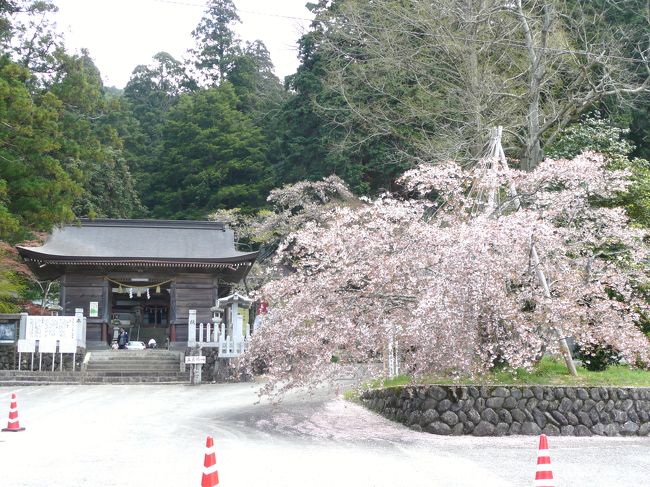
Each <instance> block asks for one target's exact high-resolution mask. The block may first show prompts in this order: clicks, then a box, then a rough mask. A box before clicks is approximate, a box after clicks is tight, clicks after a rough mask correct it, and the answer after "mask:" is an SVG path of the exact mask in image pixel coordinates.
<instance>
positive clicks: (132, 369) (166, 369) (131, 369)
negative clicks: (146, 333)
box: [86, 364, 181, 374]
mask: <svg viewBox="0 0 650 487" xmlns="http://www.w3.org/2000/svg"><path fill="white" fill-rule="evenodd" d="M86 372H87V373H90V372H92V373H93V374H104V373H106V372H133V373H137V372H142V373H143V374H144V373H147V374H149V373H161V374H162V373H165V374H167V373H176V372H181V368H180V367H179V365H178V364H176V365H174V366H172V367H119V366H112V367H88V368H87V369H86Z"/></svg>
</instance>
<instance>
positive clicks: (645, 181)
mask: <svg viewBox="0 0 650 487" xmlns="http://www.w3.org/2000/svg"><path fill="white" fill-rule="evenodd" d="M629 132H630V131H629V129H624V128H620V127H617V126H615V125H614V124H613V123H612V122H611V121H610V120H608V119H604V118H601V117H600V116H598V115H596V116H587V117H584V118H583V120H581V122H580V123H576V124H573V125H570V126H568V127H566V128H565V129H564V130H562V131H561V132H560V134H559V136H558V137H557V139H556V140H555V141H554V142H553V144H552V145H549V146H548V147H547V148H546V155H547V156H548V157H551V158H555V159H560V158H564V159H570V158H573V157H575V156H576V155H578V154H580V153H581V152H582V151H584V150H593V151H596V152H600V153H603V154H605V155H606V156H607V157H608V160H609V166H610V167H611V168H612V169H627V170H629V171H630V172H631V173H632V185H631V186H630V187H629V188H628V190H627V192H625V193H624V194H623V195H621V196H620V198H619V199H618V200H617V201H614V202H612V204H615V205H616V206H623V207H625V209H626V210H627V213H628V215H629V216H630V218H631V219H632V220H633V221H634V222H635V223H637V224H640V225H642V226H644V227H646V228H648V227H649V226H650V162H648V161H647V160H645V159H639V158H630V154H632V153H633V151H634V149H635V147H634V144H633V143H632V142H631V141H630V140H629V139H627V136H628V135H629Z"/></svg>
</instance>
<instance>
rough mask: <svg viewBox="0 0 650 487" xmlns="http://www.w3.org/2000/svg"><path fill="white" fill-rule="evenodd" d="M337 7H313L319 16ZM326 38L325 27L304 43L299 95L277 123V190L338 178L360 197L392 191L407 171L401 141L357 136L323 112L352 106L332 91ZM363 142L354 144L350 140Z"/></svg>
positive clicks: (291, 82) (290, 84)
mask: <svg viewBox="0 0 650 487" xmlns="http://www.w3.org/2000/svg"><path fill="white" fill-rule="evenodd" d="M328 8H331V9H335V8H336V2H335V3H334V5H332V6H331V7H325V6H324V5H323V4H322V2H321V3H320V4H319V5H315V4H311V9H312V10H313V11H314V12H315V13H319V12H322V11H323V10H327V9H328ZM325 35H326V31H325V28H324V26H323V25H322V24H318V23H315V24H314V26H313V30H312V31H311V32H308V33H307V34H305V35H303V36H302V37H301V38H300V41H299V52H300V59H301V65H300V66H299V68H298V71H297V72H296V73H295V74H294V75H292V76H289V77H287V79H286V85H287V88H288V89H289V91H291V92H292V93H293V96H291V97H290V98H289V99H288V100H287V101H286V102H285V104H284V105H283V107H282V109H281V111H280V113H279V116H278V122H277V133H276V140H275V144H276V151H275V153H276V162H275V165H276V168H277V174H278V183H277V186H280V185H282V184H285V183H294V182H297V181H300V180H305V179H307V180H311V181H316V180H319V179H322V178H324V177H327V176H330V175H331V174H336V175H338V176H339V177H341V178H342V179H343V180H344V181H345V182H346V183H347V184H348V185H349V186H350V188H351V189H352V190H353V191H354V192H355V193H356V194H370V193H376V192H378V191H381V190H385V189H391V188H392V185H393V181H394V180H395V179H396V177H397V176H399V175H400V174H401V173H402V172H403V171H404V170H405V169H406V168H407V165H406V164H404V163H403V162H402V161H401V160H400V158H399V156H398V152H397V151H396V150H395V147H396V145H399V141H398V140H396V139H395V138H393V137H391V136H376V137H367V136H366V135H364V134H362V133H361V132H359V133H353V132H350V131H348V130H346V129H345V128H342V127H340V126H339V125H338V124H336V123H330V122H328V121H327V120H326V118H325V117H324V116H323V113H322V109H321V108H320V107H323V106H329V107H335V106H338V107H339V108H340V109H341V110H342V111H343V112H344V111H345V107H346V103H345V101H344V100H343V99H342V98H341V97H339V96H336V95H334V94H333V93H332V92H331V90H327V89H326V87H325V85H326V80H327V76H328V73H327V70H326V66H327V59H326V58H325V56H324V55H323V52H322V43H323V40H324V36H325ZM350 138H352V139H357V140H356V141H355V142H354V143H348V142H349V139H350Z"/></svg>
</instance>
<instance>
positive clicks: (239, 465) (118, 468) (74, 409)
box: [0, 384, 650, 487]
mask: <svg viewBox="0 0 650 487" xmlns="http://www.w3.org/2000/svg"><path fill="white" fill-rule="evenodd" d="M258 387H259V386H258V385H256V384H220V385H206V384H204V385H201V386H198V387H191V386H183V385H125V386H122V385H104V386H41V387H23V388H16V389H9V388H6V387H0V419H1V420H2V423H1V424H2V427H4V426H5V423H4V421H5V419H4V418H6V417H7V416H8V411H9V403H10V397H11V395H10V394H11V392H14V391H15V392H16V393H17V395H18V411H19V419H20V425H21V426H24V427H26V430H25V431H24V432H20V433H0V486H39V487H42V486H45V485H47V486H48V487H75V486H139V487H141V486H193V485H196V486H198V485H200V482H201V475H202V471H203V459H204V447H205V440H206V435H212V436H213V437H214V441H215V447H216V451H217V466H218V472H219V477H220V483H219V486H222V485H223V486H244V487H245V486H251V487H254V486H264V487H268V486H277V487H289V486H301V487H303V486H308V487H319V486H361V487H366V486H367V487H371V486H407V487H416V486H423V487H424V486H427V487H435V486H468V487H469V486H471V487H475V486H479V485H480V486H483V487H485V486H499V487H508V486H518V487H520V486H525V485H533V479H534V476H535V473H534V472H535V464H536V459H537V445H538V439H537V437H526V436H517V437H505V438H473V437H438V436H434V435H429V434H426V433H416V432H413V431H410V430H409V429H407V428H405V427H403V426H401V425H398V424H394V423H391V422H390V421H387V420H385V419H383V418H381V417H380V416H377V415H376V414H374V413H372V412H370V411H367V410H365V409H364V408H363V407H361V406H358V405H356V404H352V403H349V402H347V401H344V400H343V399H341V398H339V397H336V396H335V394H334V393H333V392H329V391H325V390H321V391H319V392H318V393H316V394H315V395H311V396H309V395H306V394H293V395H290V396H287V397H286V398H285V399H284V401H282V402H281V403H280V404H271V403H269V402H268V401H262V402H258V398H257V395H256V390H257V388H258ZM4 408H6V412H4ZM549 443H550V454H551V461H552V468H553V472H554V475H555V479H556V483H557V485H558V487H560V486H572V487H580V486H585V487H586V486H589V487H594V486H607V487H613V486H623V485H629V486H650V438H600V437H597V438H558V437H552V438H550V439H549Z"/></svg>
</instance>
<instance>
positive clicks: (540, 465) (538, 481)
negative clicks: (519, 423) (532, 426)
mask: <svg viewBox="0 0 650 487" xmlns="http://www.w3.org/2000/svg"><path fill="white" fill-rule="evenodd" d="M535 487H555V482H554V481H553V471H552V470H551V457H550V456H549V454H548V438H546V435H541V436H540V437H539V453H538V454H537V472H536V473H535Z"/></svg>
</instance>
